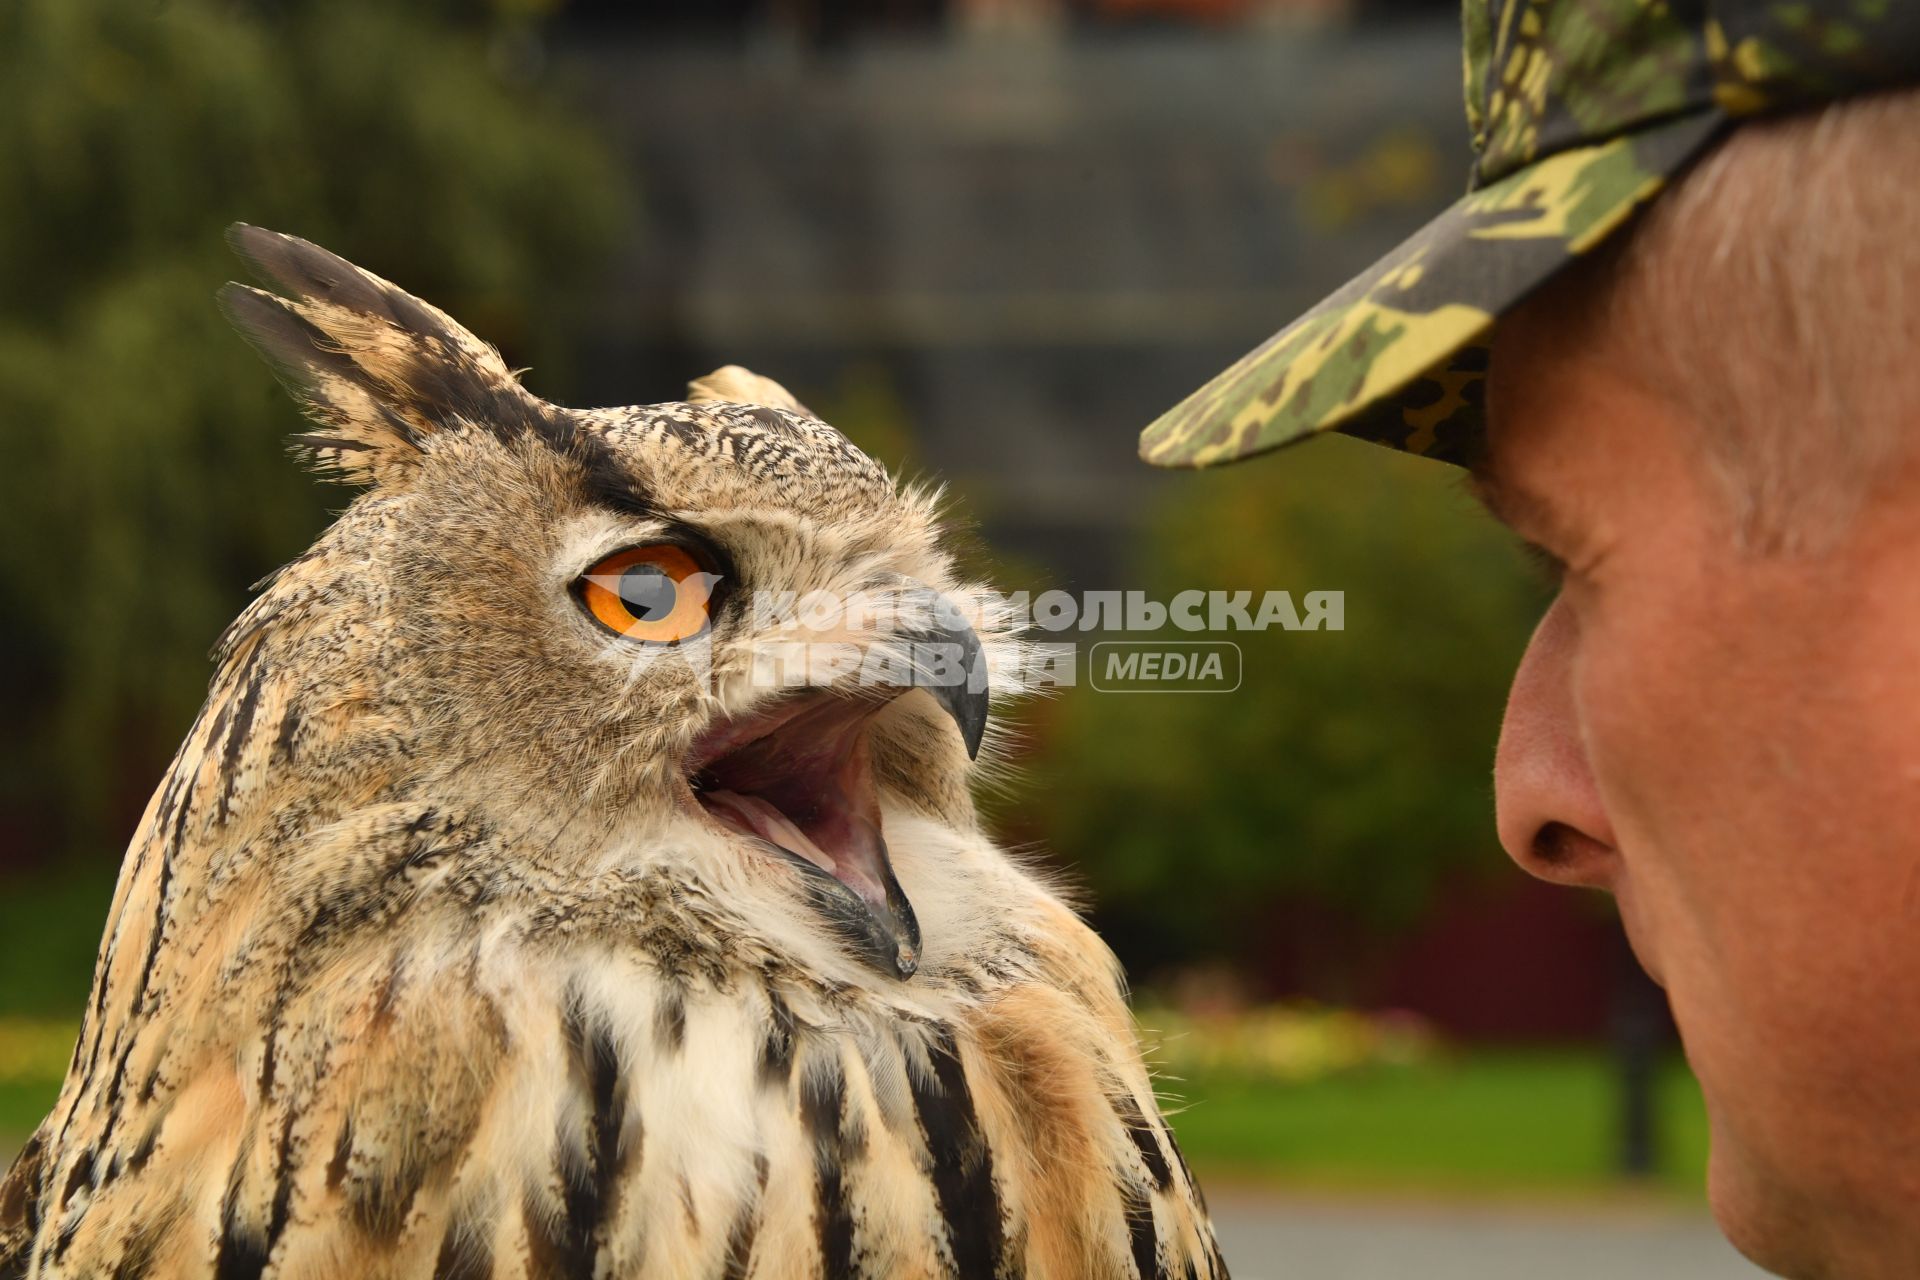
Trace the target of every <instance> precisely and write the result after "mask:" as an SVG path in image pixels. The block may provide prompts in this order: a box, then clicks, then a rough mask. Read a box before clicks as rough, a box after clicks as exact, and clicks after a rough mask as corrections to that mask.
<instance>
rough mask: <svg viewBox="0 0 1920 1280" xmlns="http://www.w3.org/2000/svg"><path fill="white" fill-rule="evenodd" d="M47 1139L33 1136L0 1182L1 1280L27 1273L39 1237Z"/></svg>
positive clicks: (45, 1174)
mask: <svg viewBox="0 0 1920 1280" xmlns="http://www.w3.org/2000/svg"><path fill="white" fill-rule="evenodd" d="M46 1155H47V1140H46V1135H45V1134H44V1133H36V1134H34V1135H33V1137H31V1138H29V1139H28V1140H27V1145H26V1146H24V1147H22V1148H20V1154H19V1155H17V1156H15V1157H14V1159H13V1167H12V1168H11V1169H9V1170H8V1171H7V1176H6V1178H5V1179H4V1180H0V1280H13V1277H15V1276H24V1275H25V1274H26V1267H27V1259H28V1257H29V1256H30V1255H31V1254H32V1252H33V1238H34V1237H35V1236H37V1235H39V1234H40V1198H41V1197H42V1196H43V1195H45V1194H46V1186H45V1182H46V1176H47V1160H46Z"/></svg>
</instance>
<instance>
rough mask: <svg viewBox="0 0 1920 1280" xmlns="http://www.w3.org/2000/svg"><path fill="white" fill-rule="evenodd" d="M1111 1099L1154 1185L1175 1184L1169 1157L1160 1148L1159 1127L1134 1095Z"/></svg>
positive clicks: (1160, 1187) (1164, 1188)
mask: <svg viewBox="0 0 1920 1280" xmlns="http://www.w3.org/2000/svg"><path fill="white" fill-rule="evenodd" d="M1109 1101H1111V1103H1112V1104H1113V1111H1114V1114H1115V1115H1117V1116H1119V1117H1120V1124H1121V1126H1122V1127H1123V1128H1125V1129H1126V1131H1127V1136H1128V1137H1129V1138H1132V1139H1133V1145H1134V1147H1135V1148H1136V1149H1137V1150H1138V1151H1139V1152H1140V1159H1141V1160H1142V1161H1144V1162H1145V1163H1146V1166H1147V1173H1148V1175H1149V1176H1151V1177H1152V1178H1153V1185H1154V1186H1155V1187H1157V1188H1159V1189H1160V1190H1161V1191H1166V1190H1168V1189H1169V1188H1171V1187H1172V1186H1173V1169H1172V1168H1171V1166H1169V1165H1168V1164H1167V1157H1166V1154H1165V1153H1164V1152H1162V1151H1161V1150H1160V1141H1159V1137H1158V1135H1157V1133H1156V1132H1155V1130H1156V1129H1157V1128H1158V1126H1157V1125H1155V1124H1154V1123H1153V1122H1152V1121H1150V1120H1148V1119H1147V1117H1146V1116H1145V1114H1143V1113H1142V1112H1141V1110H1140V1104H1139V1103H1138V1102H1135V1101H1134V1099H1133V1095H1131V1094H1126V1093H1121V1094H1115V1095H1114V1096H1113V1097H1112V1098H1111V1099H1110V1100H1109Z"/></svg>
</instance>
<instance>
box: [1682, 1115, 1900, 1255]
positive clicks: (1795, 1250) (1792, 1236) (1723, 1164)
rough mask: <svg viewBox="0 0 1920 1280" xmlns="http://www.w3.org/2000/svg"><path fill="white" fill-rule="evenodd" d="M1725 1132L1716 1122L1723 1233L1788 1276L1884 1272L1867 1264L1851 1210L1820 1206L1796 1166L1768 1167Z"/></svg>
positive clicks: (1711, 1200) (1712, 1199) (1715, 1172)
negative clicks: (1797, 1181) (1796, 1176)
mask: <svg viewBox="0 0 1920 1280" xmlns="http://www.w3.org/2000/svg"><path fill="white" fill-rule="evenodd" d="M1724 1132H1725V1131H1724V1129H1723V1128H1722V1127H1720V1126H1719V1125H1715V1126H1714V1130H1713V1144H1712V1151H1711V1153H1710V1155H1709V1156H1708V1160H1707V1202H1708V1204H1709V1205H1710V1206H1711V1208H1712V1210H1713V1217H1714V1221H1715V1222H1716V1223H1717V1224H1718V1225H1719V1227H1720V1231H1721V1234H1723V1235H1725V1236H1726V1238H1727V1240H1728V1242H1729V1243H1730V1244H1732V1245H1733V1247H1734V1248H1735V1249H1737V1250H1739V1251H1740V1253H1741V1254H1743V1255H1744V1256H1745V1257H1746V1258H1747V1260H1748V1261H1750V1262H1752V1263H1753V1264H1754V1265H1756V1266H1759V1267H1762V1268H1765V1269H1766V1270H1767V1271H1769V1272H1772V1273H1773V1274H1774V1275H1777V1276H1784V1277H1787V1278H1788V1280H1876V1278H1877V1277H1878V1276H1880V1275H1882V1274H1883V1272H1881V1271H1879V1270H1873V1269H1862V1263H1861V1260H1860V1259H1859V1258H1858V1256H1857V1246H1858V1243H1859V1242H1858V1239H1857V1238H1854V1237H1855V1233H1853V1232H1851V1231H1849V1230H1848V1228H1847V1226H1846V1225H1843V1223H1842V1222H1841V1221H1840V1220H1839V1219H1840V1217H1844V1216H1846V1215H1844V1214H1842V1215H1838V1216H1837V1215H1836V1214H1835V1213H1833V1212H1831V1211H1828V1210H1823V1209H1820V1208H1817V1207H1816V1206H1814V1205H1813V1204H1812V1202H1811V1201H1810V1200H1809V1198H1808V1196H1807V1194H1806V1191H1805V1190H1804V1189H1803V1188H1800V1187H1797V1186H1795V1185H1794V1184H1793V1182H1792V1181H1791V1171H1788V1172H1787V1173H1785V1174H1783V1173H1782V1172H1781V1171H1777V1170H1774V1169H1771V1168H1768V1167H1766V1166H1765V1165H1764V1164H1762V1163H1761V1162H1759V1161H1757V1160H1755V1159H1754V1158H1753V1157H1752V1155H1751V1154H1750V1153H1747V1152H1744V1151H1743V1149H1742V1148H1741V1146H1740V1144H1739V1143H1738V1142H1736V1141H1730V1140H1727V1139H1726V1138H1725V1137H1724V1136H1723V1135H1724ZM1869 1265H1870V1266H1871V1265H1877V1264H1869ZM1884 1274H1888V1275H1892V1274H1906V1273H1904V1272H1901V1273H1894V1272H1886V1273H1884Z"/></svg>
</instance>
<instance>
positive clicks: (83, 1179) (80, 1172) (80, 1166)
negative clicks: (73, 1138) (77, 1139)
mask: <svg viewBox="0 0 1920 1280" xmlns="http://www.w3.org/2000/svg"><path fill="white" fill-rule="evenodd" d="M92 1176H93V1148H92V1147H88V1148H87V1149H86V1150H84V1151H82V1152H81V1153H80V1158H79V1159H77V1160H75V1161H74V1162H73V1167H72V1168H71V1169H69V1170H67V1182H66V1185H65V1186H63V1187H61V1188H60V1208H62V1209H65V1208H66V1207H67V1204H68V1202H69V1201H71V1200H72V1199H73V1197H74V1196H75V1195H77V1194H78V1193H79V1191H80V1188H82V1187H84V1186H86V1185H87V1182H88V1180H89V1179H90V1178H92Z"/></svg>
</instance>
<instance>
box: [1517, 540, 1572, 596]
mask: <svg viewBox="0 0 1920 1280" xmlns="http://www.w3.org/2000/svg"><path fill="white" fill-rule="evenodd" d="M1520 549H1521V550H1522V551H1523V552H1525V553H1526V557H1527V563H1529V564H1531V565H1532V566H1533V571H1534V572H1535V573H1537V574H1539V575H1540V577H1541V578H1542V579H1543V580H1545V582H1546V583H1547V585H1549V586H1553V587H1558V586H1559V585H1560V584H1561V583H1563V582H1564V581H1566V577H1567V562H1566V561H1565V560H1562V559H1561V558H1560V557H1559V556H1557V555H1555V554H1553V552H1551V551H1549V550H1547V549H1546V548H1545V547H1543V546H1541V545H1540V544H1539V543H1537V542H1528V541H1526V540H1525V539H1524V538H1523V539H1521V542H1520Z"/></svg>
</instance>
